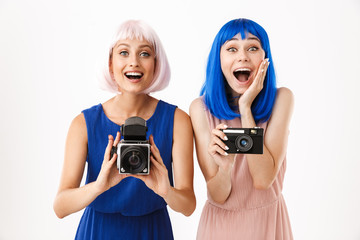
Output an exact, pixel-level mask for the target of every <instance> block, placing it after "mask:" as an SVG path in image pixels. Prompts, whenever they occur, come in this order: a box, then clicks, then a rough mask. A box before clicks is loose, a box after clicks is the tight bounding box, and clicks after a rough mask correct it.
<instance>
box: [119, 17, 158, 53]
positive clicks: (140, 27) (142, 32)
mask: <svg viewBox="0 0 360 240" xmlns="http://www.w3.org/2000/svg"><path fill="white" fill-rule="evenodd" d="M153 36H154V34H153V33H152V32H151V29H149V28H148V27H147V26H145V25H144V24H143V23H142V22H140V21H135V20H132V21H127V22H125V23H123V24H122V25H121V26H120V28H119V31H118V32H117V33H116V35H115V36H114V41H113V44H112V47H114V46H115V44H116V43H117V42H118V41H119V40H124V39H138V40H140V41H143V40H145V41H148V42H149V43H150V44H151V45H152V46H153V48H154V50H155V52H156V41H155V39H154V37H153Z"/></svg>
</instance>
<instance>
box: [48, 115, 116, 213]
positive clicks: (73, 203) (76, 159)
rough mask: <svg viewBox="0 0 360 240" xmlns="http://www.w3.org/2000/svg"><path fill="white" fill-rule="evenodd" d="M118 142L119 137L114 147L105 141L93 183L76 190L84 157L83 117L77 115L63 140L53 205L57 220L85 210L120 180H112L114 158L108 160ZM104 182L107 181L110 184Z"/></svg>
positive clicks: (110, 141)
mask: <svg viewBox="0 0 360 240" xmlns="http://www.w3.org/2000/svg"><path fill="white" fill-rule="evenodd" d="M119 139H120V134H118V136H117V137H116V140H115V143H114V140H113V138H112V136H111V137H109V144H108V147H107V148H106V151H105V157H104V162H103V165H102V168H101V171H100V174H99V177H98V179H97V180H96V181H95V182H92V183H89V184H86V185H85V186H82V187H79V186H80V183H81V179H82V176H83V172H84V168H85V162H86V155H87V130H86V123H85V118H84V115H83V114H80V115H78V116H77V117H76V118H75V119H74V120H73V121H72V123H71V125H70V129H69V132H68V135H67V139H66V145H65V157H64V165H63V171H62V175H61V179H60V186H59V190H58V193H57V195H56V197H55V201H54V211H55V213H56V215H57V216H58V217H59V218H63V217H65V216H67V215H69V214H71V213H74V212H77V211H79V210H81V209H83V208H85V207H86V206H88V205H89V204H90V203H91V202H92V201H94V200H95V198H96V197H97V196H99V195H100V194H101V193H103V192H104V191H106V190H107V189H109V188H110V187H111V186H113V184H116V183H118V182H119V181H120V180H121V179H119V178H116V177H115V178H114V177H112V176H116V175H115V174H114V173H115V172H116V164H114V163H115V159H116V154H114V156H113V158H112V159H109V158H110V149H111V146H112V145H113V144H114V145H115V144H117V142H118V141H119ZM114 168H115V169H114ZM114 171H115V172H114ZM117 175H119V174H117ZM108 179H111V181H109V180H108Z"/></svg>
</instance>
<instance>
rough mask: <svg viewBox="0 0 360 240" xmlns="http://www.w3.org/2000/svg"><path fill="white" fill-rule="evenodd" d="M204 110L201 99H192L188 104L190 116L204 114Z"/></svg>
mask: <svg viewBox="0 0 360 240" xmlns="http://www.w3.org/2000/svg"><path fill="white" fill-rule="evenodd" d="M204 108H205V105H204V102H203V100H202V97H198V98H196V99H194V100H193V101H192V102H191V104H190V109H189V112H190V116H191V117H194V116H196V115H197V114H201V113H202V112H204Z"/></svg>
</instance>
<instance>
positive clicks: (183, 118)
mask: <svg viewBox="0 0 360 240" xmlns="http://www.w3.org/2000/svg"><path fill="white" fill-rule="evenodd" d="M174 124H175V125H176V126H179V125H180V126H188V127H189V126H191V123H190V116H189V115H188V114H187V113H186V112H185V111H183V110H181V109H180V108H178V107H177V108H176V109H175V113H174Z"/></svg>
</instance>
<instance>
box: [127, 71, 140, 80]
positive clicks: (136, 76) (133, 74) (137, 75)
mask: <svg viewBox="0 0 360 240" xmlns="http://www.w3.org/2000/svg"><path fill="white" fill-rule="evenodd" d="M143 75H144V74H142V73H139V72H127V73H125V76H126V77H127V78H129V79H132V80H137V79H140V78H142V76H143Z"/></svg>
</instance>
